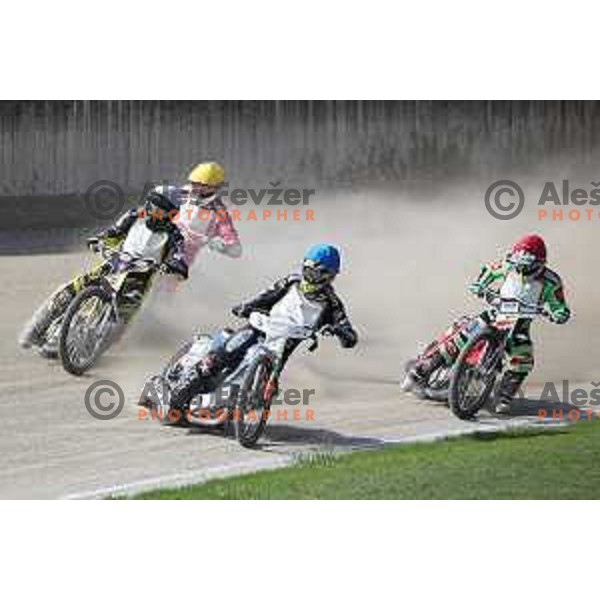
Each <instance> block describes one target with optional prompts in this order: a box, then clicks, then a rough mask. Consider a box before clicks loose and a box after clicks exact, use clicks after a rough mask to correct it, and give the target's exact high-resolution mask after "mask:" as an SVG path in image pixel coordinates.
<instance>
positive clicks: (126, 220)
mask: <svg viewBox="0 0 600 600" xmlns="http://www.w3.org/2000/svg"><path fill="white" fill-rule="evenodd" d="M137 218H138V213H137V210H136V209H135V208H132V209H131V210H128V211H127V212H126V213H124V214H122V215H121V216H120V217H119V218H118V219H117V221H116V222H115V223H114V224H113V225H111V226H110V227H109V228H108V229H105V230H104V231H101V232H100V233H99V234H98V237H99V238H102V239H114V240H121V239H122V238H124V237H125V235H127V232H128V231H129V230H130V229H131V226H132V225H133V224H134V223H135V221H136V219H137Z"/></svg>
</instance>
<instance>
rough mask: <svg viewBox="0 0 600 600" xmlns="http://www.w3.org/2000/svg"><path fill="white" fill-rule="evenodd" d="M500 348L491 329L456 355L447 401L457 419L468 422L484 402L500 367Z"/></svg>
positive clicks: (499, 342)
mask: <svg viewBox="0 0 600 600" xmlns="http://www.w3.org/2000/svg"><path fill="white" fill-rule="evenodd" d="M503 351H504V346H503V343H502V340H501V339H500V338H499V337H498V335H497V334H496V333H495V332H494V331H492V330H489V329H488V330H484V331H482V332H481V333H480V334H479V335H477V336H475V337H474V338H473V339H472V340H470V341H469V342H468V343H467V345H466V346H465V347H464V348H463V350H462V352H461V353H460V355H459V357H458V359H457V363H456V367H455V371H454V376H453V377H452V380H451V382H450V389H449V393H448V402H449V404H450V409H451V410H452V412H453V413H454V414H455V415H456V416H457V417H458V418H459V419H465V420H467V419H472V418H473V417H474V416H475V415H476V414H477V413H478V412H479V411H480V410H481V409H482V408H483V406H484V405H485V403H486V402H487V401H488V399H489V397H490V394H491V392H492V389H493V387H494V382H495V380H496V377H497V375H498V373H499V372H500V368H501V365H502V353H503Z"/></svg>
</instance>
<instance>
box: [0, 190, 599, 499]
mask: <svg viewBox="0 0 600 600" xmlns="http://www.w3.org/2000/svg"><path fill="white" fill-rule="evenodd" d="M456 193H458V192H456ZM465 193H467V194H469V193H470V194H471V195H473V196H476V197H478V198H480V197H481V189H480V188H479V187H477V186H475V187H474V188H473V189H472V190H470V191H466V192H465V190H461V194H465ZM446 199H447V198H446ZM326 200H327V201H326V202H322V203H321V204H319V202H317V203H316V204H315V206H314V208H315V213H316V219H315V222H310V223H289V222H288V223H277V222H276V221H271V222H258V223H256V222H245V223H242V224H241V225H240V230H241V234H242V237H243V240H244V243H245V248H246V251H245V255H244V257H243V258H242V259H240V260H237V261H234V260H230V259H227V258H224V257H220V256H215V255H206V256H202V260H200V261H199V264H196V265H195V268H194V273H193V279H192V281H191V282H189V283H188V284H187V285H185V286H184V287H182V288H181V289H180V290H179V291H177V292H174V293H173V292H167V291H164V290H161V289H156V290H154V291H155V293H154V295H153V297H152V298H151V299H150V301H149V303H148V305H147V306H146V307H145V310H144V312H143V314H142V315H140V318H139V319H138V321H137V322H136V323H135V325H134V326H133V327H132V330H131V331H130V333H129V335H128V336H127V338H126V339H125V340H124V341H123V342H122V343H121V344H120V345H119V346H117V347H115V348H114V349H113V350H111V351H110V352H109V354H108V355H107V356H106V357H104V358H103V359H102V360H101V361H100V362H99V363H98V365H97V366H96V367H95V368H94V369H93V370H92V371H91V372H90V373H89V374H88V375H87V376H85V377H82V378H74V377H72V376H69V375H68V374H67V373H66V372H64V371H63V370H62V368H61V367H60V365H59V364H57V363H56V362H47V361H44V360H42V359H40V358H39V357H37V356H35V355H33V354H31V353H26V352H23V351H20V350H19V349H18V348H17V346H16V337H17V333H18V331H19V329H20V327H21V325H22V324H23V322H25V320H26V319H27V318H28V317H29V315H30V314H31V312H32V311H33V310H34V308H35V307H36V306H37V305H38V304H39V303H40V302H41V301H42V300H43V299H44V297H45V296H46V295H47V294H48V293H49V292H51V291H52V289H54V288H55V287H56V286H57V285H58V283H60V282H62V281H64V280H66V279H67V278H69V277H70V276H72V275H73V274H75V273H76V272H77V271H78V269H79V268H80V266H81V265H82V264H83V263H84V262H85V260H86V257H85V256H84V255H82V254H54V255H37V256H27V255H24V256H14V257H0V277H1V279H2V281H3V282H4V286H3V289H2V290H1V291H0V296H1V306H2V309H3V318H2V321H1V324H0V327H1V330H0V357H1V361H2V362H1V364H2V367H1V371H0V497H2V498H57V497H65V496H86V495H94V494H98V493H100V494H101V493H104V492H105V491H110V490H113V489H115V488H118V487H119V486H131V485H133V486H134V487H148V486H152V485H157V484H159V483H181V482H185V481H188V480H195V479H199V478H201V477H202V476H204V475H206V476H209V475H214V474H218V473H226V472H234V471H240V470H246V469H254V468H257V467H260V466H272V465H274V464H278V463H281V462H285V461H288V460H289V458H290V456H292V455H293V454H295V453H296V452H299V451H301V450H304V449H307V448H314V447H330V448H351V447H361V446H366V447H369V446H376V445H379V444H381V443H383V442H384V441H385V440H399V439H406V438H410V437H412V436H417V435H427V434H437V433H440V432H445V431H448V432H451V431H461V430H464V429H465V427H466V425H465V423H463V422H460V421H458V420H457V419H455V418H453V417H452V416H451V415H450V414H449V412H448V410H447V409H446V408H445V407H444V406H442V405H439V404H435V403H424V402H421V401H419V400H417V399H415V398H412V397H411V396H409V395H406V394H401V393H400V392H399V388H398V380H399V370H400V367H401V365H402V363H403V361H405V360H406V359H407V358H409V357H411V356H412V355H413V354H415V352H416V350H417V348H418V346H419V344H420V343H423V342H426V341H428V339H429V338H430V337H431V336H432V335H434V334H435V333H436V332H438V331H439V330H440V329H441V328H443V327H444V326H445V325H446V323H447V322H448V321H449V320H450V319H451V318H452V317H455V316H458V315H460V314H462V313H463V312H471V311H473V310H476V309H477V308H478V304H477V303H476V302H475V301H473V300H470V299H468V298H467V294H466V292H465V291H464V289H465V285H466V283H467V281H468V280H469V279H470V278H472V277H474V276H475V275H476V274H477V272H478V269H479V266H480V262H481V261H482V260H484V259H493V258H497V257H498V256H499V255H500V252H501V250H502V249H504V248H505V247H506V246H507V245H508V244H510V243H511V242H512V241H513V239H514V237H515V236H516V235H518V234H519V233H522V232H524V231H528V230H530V229H534V230H538V231H542V232H543V233H544V234H546V237H547V239H548V241H549V243H550V244H551V247H552V250H551V257H552V258H555V259H556V260H555V261H553V263H554V264H555V265H556V268H557V270H559V271H560V272H561V273H562V274H563V275H564V276H565V280H566V284H567V290H568V293H569V294H570V296H571V300H572V304H573V308H574V310H575V314H576V318H575V319H574V320H573V322H572V323H571V324H569V326H568V327H564V328H558V327H552V326H550V325H544V326H543V327H542V326H540V327H538V328H537V329H536V333H535V334H534V335H535V337H536V341H537V356H538V359H539V360H538V368H537V370H536V373H535V375H534V378H532V385H531V388H530V389H531V390H535V389H536V385H537V386H538V387H539V384H540V383H542V382H544V381H547V380H557V381H558V380H561V379H563V378H571V379H572V380H574V381H577V382H582V383H587V382H590V381H596V380H598V376H599V375H600V371H597V369H596V365H595V358H594V354H595V348H597V342H598V333H599V331H598V328H599V325H598V323H600V321H599V320H598V318H597V316H598V315H597V312H598V310H599V308H598V302H596V301H595V297H596V296H597V294H596V289H597V282H594V281H593V276H595V273H594V274H593V275H591V274H590V273H589V272H588V266H589V263H588V266H586V265H585V263H583V262H582V257H583V258H584V259H585V258H587V259H588V260H589V259H590V257H591V256H592V255H593V256H595V255H596V252H595V250H594V246H593V240H594V230H595V228H596V227H597V224H596V223H591V224H587V223H579V224H577V223H563V224H550V225H548V226H545V225H542V226H540V224H539V223H537V221H535V220H534V219H533V217H532V216H531V215H527V214H526V213H524V215H523V216H522V217H520V218H519V219H516V220H515V221H514V222H512V221H510V222H498V221H495V220H494V219H492V218H491V217H490V216H489V215H488V214H487V213H485V209H484V208H483V206H482V204H481V202H480V201H478V202H474V203H473V204H470V205H465V206H462V207H460V211H459V212H457V208H458V205H457V204H456V203H455V204H454V205H453V206H451V204H449V203H448V204H447V203H443V202H440V203H434V204H430V205H428V207H427V209H421V208H417V205H415V204H411V203H408V202H406V203H405V202H401V199H399V198H397V197H394V198H393V199H392V198H385V197H382V198H380V199H378V200H377V201H375V200H374V199H373V198H370V199H369V200H368V202H367V200H366V198H365V197H356V198H348V197H346V198H328V199H326ZM467 232H468V234H467ZM323 240H329V241H332V242H333V243H338V244H340V245H341V246H342V248H343V249H344V256H345V261H344V274H343V275H342V276H340V278H339V282H338V285H337V289H338V291H339V293H340V295H341V296H342V298H344V300H345V302H346V304H347V308H348V311H349V313H350V315H351V317H352V320H353V321H354V323H355V325H356V328H357V329H358V331H359V334H360V336H361V343H360V345H359V346H358V347H357V348H356V349H354V350H351V351H344V350H342V349H341V348H339V347H338V345H337V343H335V341H332V340H325V341H323V343H322V346H321V348H320V350H319V351H318V352H317V353H316V354H314V355H309V354H304V355H300V354H298V355H297V356H294V357H293V359H292V361H290V365H289V368H288V370H287V371H286V373H285V376H284V381H283V383H284V385H285V386H286V387H297V388H307V389H314V390H315V394H314V396H313V397H312V400H311V403H310V406H309V408H310V409H312V410H314V421H306V420H305V413H304V410H303V407H300V409H301V410H300V412H301V419H300V420H298V421H294V420H293V408H292V407H287V412H288V419H287V421H285V420H283V419H282V418H281V417H280V418H279V419H277V418H273V419H272V420H271V423H270V426H269V428H268V431H267V435H266V436H265V438H264V440H263V443H262V444H261V446H260V447H259V448H258V449H257V450H254V451H248V450H244V449H242V448H241V447H239V446H238V445H237V443H235V442H234V441H233V440H231V439H225V438H224V437H223V436H221V435H219V434H212V433H203V432H198V431H195V430H194V431H192V430H188V429H178V428H170V427H161V426H159V425H158V424H157V423H153V422H151V421H149V420H139V418H138V410H137V407H136V405H135V403H136V401H137V396H138V394H139V391H140V389H141V386H142V384H143V381H144V378H145V376H147V375H149V374H151V373H153V372H155V371H156V370H158V369H159V368H160V366H161V365H162V364H163V363H164V361H165V360H166V359H167V358H168V356H169V355H170V354H171V353H172V352H173V351H174V350H175V349H176V348H177V345H178V343H179V342H181V341H182V340H184V339H185V338H186V336H188V335H189V333H190V331H192V330H194V329H202V330H212V329H213V328H215V327H217V326H222V325H224V324H226V323H231V324H235V320H233V319H232V318H230V317H229V316H228V314H229V312H228V311H229V307H230V306H231V305H233V304H234V303H236V302H238V301H239V300H240V299H243V298H244V297H247V296H250V295H252V294H253V293H254V292H255V291H257V290H258V289H260V288H261V287H263V286H264V285H266V284H268V283H269V282H270V281H271V280H272V279H273V278H275V277H277V276H281V275H284V274H286V273H287V272H289V271H290V270H291V268H292V267H294V266H295V265H297V264H298V260H299V258H300V257H301V256H302V252H303V250H304V248H305V246H306V245H307V244H309V243H313V242H317V241H323ZM575 240H576V241H575ZM575 290H576V295H575ZM542 349H543V351H542ZM595 369H596V371H595ZM100 379H111V380H114V381H116V382H117V383H118V384H119V385H120V386H121V387H122V388H123V389H124V391H125V395H126V405H125V409H124V410H123V411H122V413H121V414H120V415H119V416H118V417H117V418H115V419H113V420H109V421H99V420H96V419H94V418H92V417H91V416H90V414H89V413H88V412H87V410H86V408H85V406H84V394H85V391H86V389H87V388H88V386H90V385H91V384H92V383H93V382H94V381H96V380H100ZM282 408H285V407H282ZM495 423H497V420H496V419H495V418H493V417H490V416H483V418H482V420H481V421H480V422H478V423H473V424H470V425H468V427H469V428H480V427H486V426H489V425H490V424H495ZM126 489H129V488H126Z"/></svg>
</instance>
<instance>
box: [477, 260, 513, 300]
mask: <svg viewBox="0 0 600 600" xmlns="http://www.w3.org/2000/svg"><path fill="white" fill-rule="evenodd" d="M504 277H506V268H505V265H504V263H502V262H498V261H496V262H490V263H486V264H484V265H483V266H482V267H481V271H480V272H479V277H477V279H476V280H475V281H474V282H473V283H471V284H470V285H469V287H468V290H469V291H470V292H471V293H473V294H475V295H476V296H483V295H484V293H485V292H486V291H487V290H489V289H490V287H491V286H492V285H494V284H495V283H497V282H499V281H502V280H503V279H504Z"/></svg>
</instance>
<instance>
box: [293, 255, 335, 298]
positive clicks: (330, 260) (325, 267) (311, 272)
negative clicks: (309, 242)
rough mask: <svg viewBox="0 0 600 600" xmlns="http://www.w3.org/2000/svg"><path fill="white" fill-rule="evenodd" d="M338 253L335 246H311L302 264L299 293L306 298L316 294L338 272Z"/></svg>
mask: <svg viewBox="0 0 600 600" xmlns="http://www.w3.org/2000/svg"><path fill="white" fill-rule="evenodd" d="M340 263H341V260H340V252H339V250H338V249H337V248H336V247H335V246H331V245H329V244H317V245H316V246H311V247H310V248H309V249H308V250H307V252H306V254H305V255H304V261H303V263H302V281H301V282H300V289H301V291H302V292H303V293H304V294H306V295H307V296H311V295H314V294H318V292H319V290H321V289H323V288H324V287H325V286H327V285H328V284H330V283H331V282H332V281H333V280H334V279H335V276H336V275H337V274H338V273H339V272H340Z"/></svg>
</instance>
